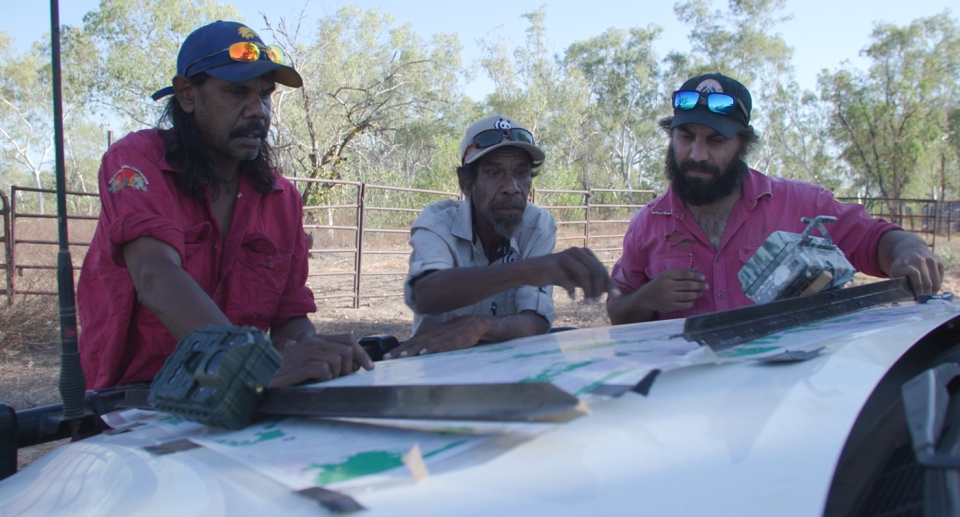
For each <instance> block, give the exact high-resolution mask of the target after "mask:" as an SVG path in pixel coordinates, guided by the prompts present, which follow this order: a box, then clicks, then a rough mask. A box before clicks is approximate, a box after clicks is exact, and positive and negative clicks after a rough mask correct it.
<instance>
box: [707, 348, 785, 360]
mask: <svg viewBox="0 0 960 517" xmlns="http://www.w3.org/2000/svg"><path fill="white" fill-rule="evenodd" d="M778 348H780V347H778V346H751V347H736V348H731V349H730V350H724V351H723V352H720V353H719V354H717V356H718V357H722V358H724V359H734V358H737V357H749V356H751V355H757V354H765V353H767V352H772V351H774V350H777V349H778Z"/></svg>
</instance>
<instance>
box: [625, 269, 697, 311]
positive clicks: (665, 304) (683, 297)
mask: <svg viewBox="0 0 960 517" xmlns="http://www.w3.org/2000/svg"><path fill="white" fill-rule="evenodd" d="M704 280H705V278H704V276H703V275H701V274H700V272H699V271H698V270H697V268H691V269H684V270H677V269H668V270H666V271H664V272H662V273H660V274H659V275H657V276H656V277H654V278H653V280H651V281H649V282H647V283H646V284H644V285H643V286H641V287H640V289H638V291H639V293H638V295H637V296H638V298H639V300H642V303H643V304H644V305H645V306H646V307H647V308H648V309H650V310H653V311H656V312H659V313H664V312H675V311H684V310H687V309H689V308H690V307H693V304H694V303H695V302H696V301H697V298H700V297H701V296H703V293H704V291H706V290H707V289H708V288H709V287H710V286H708V285H707V284H706V282H704Z"/></svg>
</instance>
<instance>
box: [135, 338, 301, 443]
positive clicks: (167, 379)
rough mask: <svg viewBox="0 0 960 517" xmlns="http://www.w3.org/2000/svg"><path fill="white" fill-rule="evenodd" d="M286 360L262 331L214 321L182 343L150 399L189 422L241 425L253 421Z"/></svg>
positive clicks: (211, 424) (233, 426)
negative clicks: (251, 418)
mask: <svg viewBox="0 0 960 517" xmlns="http://www.w3.org/2000/svg"><path fill="white" fill-rule="evenodd" d="M281 362H282V358H281V357H280V354H279V353H277V351H276V350H274V348H273V344H272V343H271V342H270V339H269V338H268V337H267V336H266V334H264V333H263V332H262V331H260V330H258V329H255V328H251V327H233V326H231V327H222V326H212V325H210V326H207V327H205V328H203V329H201V330H195V331H193V332H191V333H189V334H187V336H186V337H184V338H183V340H181V341H180V343H178V344H177V347H176V349H174V351H173V354H171V355H170V357H168V358H167V361H166V362H165V363H164V365H163V369H161V370H160V373H158V374H157V376H156V377H155V378H154V380H153V384H152V385H151V386H150V397H149V400H150V402H151V404H153V407H154V408H156V409H157V410H158V411H163V412H164V413H170V414H171V415H174V416H177V417H180V418H183V419H184V420H190V421H193V422H199V423H201V424H205V425H210V426H215V427H223V428H227V429H240V428H242V427H244V426H246V425H247V424H249V423H250V415H251V414H252V413H253V410H254V408H256V406H257V404H259V403H260V402H261V401H262V400H263V394H264V390H265V389H266V387H267V385H268V384H269V383H270V381H271V380H273V376H274V375H275V374H276V373H277V370H279V369H280V363H281Z"/></svg>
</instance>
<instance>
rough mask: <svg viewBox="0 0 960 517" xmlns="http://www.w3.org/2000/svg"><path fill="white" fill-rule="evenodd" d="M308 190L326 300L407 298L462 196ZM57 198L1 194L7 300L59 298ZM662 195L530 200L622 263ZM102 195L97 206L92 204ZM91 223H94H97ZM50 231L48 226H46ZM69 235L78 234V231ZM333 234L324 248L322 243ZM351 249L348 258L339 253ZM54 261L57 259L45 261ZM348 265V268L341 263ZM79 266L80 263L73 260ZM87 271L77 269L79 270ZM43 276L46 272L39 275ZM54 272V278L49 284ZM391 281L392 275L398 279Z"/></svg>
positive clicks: (943, 208) (916, 222)
mask: <svg viewBox="0 0 960 517" xmlns="http://www.w3.org/2000/svg"><path fill="white" fill-rule="evenodd" d="M288 179H289V180H290V181H291V182H293V183H294V184H296V185H298V188H300V190H301V191H304V190H305V189H308V188H309V189H317V190H323V194H322V195H323V198H324V201H325V202H324V203H323V204H318V205H312V206H304V230H306V232H307V234H308V237H310V250H309V254H310V257H311V259H312V262H313V263H312V264H311V273H310V275H309V278H308V281H309V282H310V283H311V288H313V289H314V291H315V293H316V298H317V299H318V300H336V299H350V300H351V306H352V307H354V308H358V307H360V304H361V301H362V300H364V299H377V298H388V297H396V296H402V295H403V292H402V285H403V279H404V277H406V274H407V271H406V264H405V262H406V261H403V262H404V263H403V264H402V265H401V264H400V261H398V260H397V258H398V257H401V256H407V255H408V254H409V248H408V247H407V245H406V240H407V238H408V235H409V232H410V225H411V224H412V222H413V220H414V218H416V217H417V216H418V215H419V214H420V212H421V210H422V209H423V207H425V206H427V205H429V204H430V203H433V202H436V201H439V200H442V199H462V196H461V195H460V194H459V193H456V192H444V191H438V190H426V189H414V188H404V187H392V186H386V185H371V184H367V183H363V182H358V181H340V180H320V179H309V178H288ZM25 193H29V194H37V195H44V194H50V195H52V194H55V191H54V190H48V189H37V188H30V187H19V186H13V187H11V189H10V197H9V198H7V196H6V195H4V193H3V192H0V220H2V228H0V241H2V242H3V250H4V253H5V260H4V261H3V262H2V263H0V268H2V270H3V271H4V272H5V276H6V285H5V286H0V293H2V294H4V295H6V297H7V301H8V303H9V304H11V305H12V304H14V303H15V302H16V298H17V295H36V296H56V295H57V292H56V290H55V289H53V288H51V289H42V288H40V289H35V288H29V287H28V288H21V287H19V286H18V285H17V284H18V282H17V279H18V278H20V277H22V276H23V275H24V272H25V271H36V275H39V277H42V281H39V282H37V283H39V284H40V285H41V287H42V286H46V285H50V286H53V285H54V283H55V269H56V266H55V257H56V253H55V251H50V252H49V253H46V252H45V251H43V252H41V253H31V254H29V256H25V255H23V254H22V253H20V250H19V249H18V248H22V247H23V246H40V249H41V250H45V249H47V248H53V247H55V246H57V242H56V240H53V239H46V238H38V237H36V235H21V236H20V237H18V234H21V233H22V231H23V230H22V229H21V226H22V224H23V223H24V222H26V221H30V220H35V221H43V220H47V221H50V223H49V224H53V220H55V219H56V217H57V216H56V215H53V214H41V213H36V212H30V211H28V210H25V209H23V208H22V207H21V206H20V205H18V199H20V198H21V197H22V195H23V194H25ZM655 195H656V193H655V192H654V191H652V190H631V189H589V190H554V189H535V190H533V191H531V193H530V200H531V201H532V202H535V203H536V204H537V205H538V206H540V207H541V208H544V209H546V210H547V211H549V212H550V213H551V214H552V215H553V216H554V219H555V220H556V221H557V226H558V228H559V232H558V236H557V248H556V249H557V250H561V249H564V248H567V247H569V246H584V247H589V248H590V249H591V250H592V251H593V252H594V253H595V254H596V255H597V257H598V258H599V259H600V260H601V261H602V262H604V263H605V264H610V263H613V262H615V261H616V260H617V259H618V258H619V256H620V252H621V249H622V240H623V235H624V233H625V231H626V228H627V225H628V224H629V222H630V219H631V217H632V215H633V214H634V213H635V212H636V211H637V210H639V209H640V208H642V207H643V206H644V205H645V204H646V203H648V202H649V201H650V200H651V199H653V197H654V196H655ZM67 196H68V199H72V202H73V204H74V205H75V206H78V205H79V204H80V200H87V201H90V200H91V198H98V194H95V193H89V192H68V193H67ZM837 199H838V200H840V201H842V202H861V201H862V202H863V204H864V205H865V206H866V207H867V210H868V211H869V212H870V214H871V215H872V216H874V217H883V218H884V219H886V220H888V221H892V222H896V223H898V224H900V225H901V226H903V227H904V229H906V230H909V231H911V232H914V233H917V234H919V235H921V236H922V237H924V238H925V239H926V240H927V242H928V243H929V244H930V246H931V247H933V246H934V245H935V243H936V236H937V234H938V233H939V234H943V233H946V234H947V237H948V239H949V238H950V233H951V231H955V230H956V229H955V228H954V227H955V226H957V225H960V202H958V201H953V202H946V203H943V202H938V201H934V200H925V199H867V200H857V199H853V198H837ZM96 204H98V203H97V202H96V201H94V202H93V203H90V204H89V207H88V210H89V211H90V213H91V214H92V213H93V210H94V208H95V206H96ZM67 219H68V220H71V221H96V220H97V219H98V217H97V216H96V215H82V214H75V213H72V214H69V215H68V216H67ZM91 226H92V225H91ZM41 233H42V232H41ZM71 233H72V234H73V235H76V233H75V232H74V231H73V229H71ZM318 239H321V240H325V241H326V243H325V244H321V243H320V242H318ZM89 245H90V243H89V242H85V241H81V240H77V241H73V240H71V242H70V246H71V247H73V246H76V247H80V248H82V249H85V248H87V247H88V246H89ZM341 255H345V256H346V259H345V260H338V259H337V256H341ZM47 257H49V259H50V260H44V259H45V258H47ZM342 262H346V265H345V266H340V265H339V264H340V263H342ZM75 263H76V264H79V263H80V262H79V261H77V262H75ZM74 269H75V270H78V269H80V267H79V265H77V266H74ZM39 277H38V278H39ZM47 277H49V281H47ZM390 277H393V279H392V280H391V279H390Z"/></svg>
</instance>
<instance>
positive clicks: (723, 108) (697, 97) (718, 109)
mask: <svg viewBox="0 0 960 517" xmlns="http://www.w3.org/2000/svg"><path fill="white" fill-rule="evenodd" d="M698 104H701V105H704V106H706V107H707V109H708V110H710V111H712V112H713V113H717V114H720V115H729V114H730V112H732V111H733V107H734V106H739V107H740V110H741V111H742V112H743V114H744V115H746V114H747V109H746V108H744V107H743V103H742V102H740V99H738V98H736V97H734V96H733V95H729V94H726V93H708V94H702V93H700V92H697V91H692V90H679V91H676V92H673V108H674V109H678V110H684V111H690V110H692V109H693V108H696V107H697V105H698Z"/></svg>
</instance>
